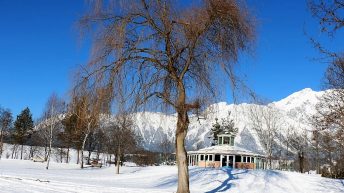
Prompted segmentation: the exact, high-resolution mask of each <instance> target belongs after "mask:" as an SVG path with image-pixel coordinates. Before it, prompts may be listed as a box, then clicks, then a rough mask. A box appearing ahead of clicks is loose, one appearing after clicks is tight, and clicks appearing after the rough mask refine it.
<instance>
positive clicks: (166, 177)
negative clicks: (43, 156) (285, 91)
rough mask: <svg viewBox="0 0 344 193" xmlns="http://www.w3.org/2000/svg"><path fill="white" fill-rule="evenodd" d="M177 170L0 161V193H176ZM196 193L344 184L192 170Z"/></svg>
mask: <svg viewBox="0 0 344 193" xmlns="http://www.w3.org/2000/svg"><path fill="white" fill-rule="evenodd" d="M176 174H177V169H176V167H175V166H152V167H122V168H121V174H119V175H116V174H115V168H114V167H103V168H100V169H99V168H86V169H83V170H81V169H80V168H79V166H78V165H76V164H61V163H51V168H50V169H49V170H46V169H45V164H44V163H37V162H36V163H34V162H32V161H27V160H26V161H21V160H11V159H9V160H6V159H5V160H0V192H6V193H7V192H8V193H11V192H15V193H17V192H18V193H24V192H30V193H32V192H44V193H46V192H47V193H50V192H83V193H86V192H92V193H94V192H118V193H126V192H133V193H135V192H140V193H141V192H145V193H149V192H159V193H164V192H170V193H171V192H175V191H176V185H177V178H176V177H177V176H176ZM190 186H191V192H232V193H267V192H269V193H322V192H326V193H340V192H344V181H342V180H333V179H327V178H322V177H320V176H316V175H308V174H299V173H294V172H282V171H268V170H267V171H263V170H226V169H205V168H199V167H192V168H190Z"/></svg>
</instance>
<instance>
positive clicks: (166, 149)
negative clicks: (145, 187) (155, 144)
mask: <svg viewBox="0 0 344 193" xmlns="http://www.w3.org/2000/svg"><path fill="white" fill-rule="evenodd" d="M159 150H160V151H161V153H162V159H163V161H164V162H165V163H167V162H168V161H169V158H170V156H171V154H172V153H173V151H174V144H173V142H172V141H170V140H169V139H168V138H167V137H165V138H164V139H162V140H161V142H160V144H159Z"/></svg>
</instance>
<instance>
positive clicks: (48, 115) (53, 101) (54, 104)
mask: <svg viewBox="0 0 344 193" xmlns="http://www.w3.org/2000/svg"><path fill="white" fill-rule="evenodd" d="M65 108H66V104H65V102H64V101H63V100H62V99H60V98H59V97H58V96H57V95H56V94H52V95H51V96H50V97H49V99H48V101H47V103H46V106H45V110H44V115H43V118H42V120H43V121H42V122H41V123H40V125H39V126H40V127H41V129H42V131H43V132H41V133H42V134H43V135H44V136H43V138H44V139H45V141H46V144H47V145H48V151H47V155H46V160H47V166H46V169H49V164H50V157H51V148H52V145H53V141H54V140H56V139H57V134H58V133H59V132H60V131H58V130H59V129H61V121H62V116H63V113H64V112H65ZM59 126H60V127H59Z"/></svg>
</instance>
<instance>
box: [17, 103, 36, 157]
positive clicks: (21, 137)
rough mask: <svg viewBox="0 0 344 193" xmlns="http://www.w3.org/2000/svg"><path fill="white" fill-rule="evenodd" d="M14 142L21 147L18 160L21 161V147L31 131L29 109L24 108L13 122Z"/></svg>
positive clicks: (31, 121) (31, 122)
mask: <svg viewBox="0 0 344 193" xmlns="http://www.w3.org/2000/svg"><path fill="white" fill-rule="evenodd" d="M14 128H15V132H14V140H15V141H16V143H17V144H19V145H21V153H20V159H23V146H24V143H25V142H26V140H27V139H28V138H29V137H30V136H31V133H32V131H33V120H32V114H31V112H30V109H29V108H28V107H27V108H25V109H24V110H23V111H22V112H21V113H20V114H19V115H18V116H17V119H16V121H15V122H14Z"/></svg>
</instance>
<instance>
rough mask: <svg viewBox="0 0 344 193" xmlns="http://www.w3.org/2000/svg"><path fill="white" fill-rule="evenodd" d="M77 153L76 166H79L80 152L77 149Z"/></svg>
mask: <svg viewBox="0 0 344 193" xmlns="http://www.w3.org/2000/svg"><path fill="white" fill-rule="evenodd" d="M77 152H78V156H77V159H76V164H79V162H80V150H79V149H78V150H77Z"/></svg>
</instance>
